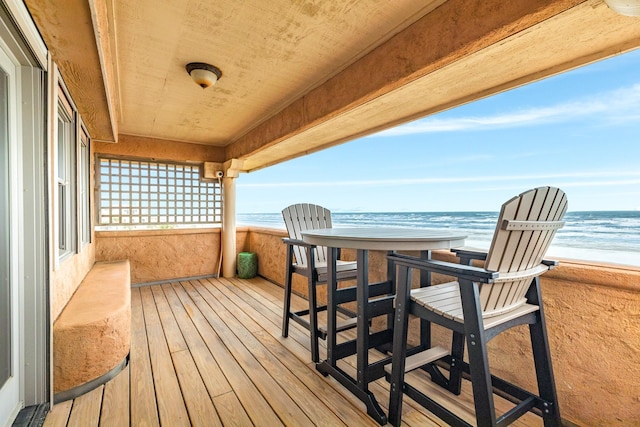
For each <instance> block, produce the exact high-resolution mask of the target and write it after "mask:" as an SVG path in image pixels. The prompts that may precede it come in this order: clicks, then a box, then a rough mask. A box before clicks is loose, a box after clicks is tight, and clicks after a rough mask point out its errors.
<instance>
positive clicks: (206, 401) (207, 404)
mask: <svg viewBox="0 0 640 427" xmlns="http://www.w3.org/2000/svg"><path fill="white" fill-rule="evenodd" d="M171 358H172V359H173V364H174V366H175V369H176V373H177V374H178V380H179V381H180V387H181V389H182V395H183V396H184V401H185V403H186V405H187V411H188V412H189V419H190V420H191V425H192V426H202V427H206V426H212V427H218V426H219V427H222V422H221V421H220V417H218V413H217V412H216V410H215V408H214V407H213V401H212V400H211V398H210V397H209V394H208V393H207V388H206V387H205V385H204V382H203V381H202V378H201V377H200V373H199V372H198V369H197V368H196V364H195V362H194V361H193V358H192V357H191V354H190V353H189V352H188V351H187V350H184V351H177V352H175V353H172V354H171Z"/></svg>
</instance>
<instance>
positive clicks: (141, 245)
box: [96, 228, 248, 284]
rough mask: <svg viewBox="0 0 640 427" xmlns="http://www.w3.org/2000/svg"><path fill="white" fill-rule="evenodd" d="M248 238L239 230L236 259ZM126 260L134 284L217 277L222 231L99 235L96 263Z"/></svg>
mask: <svg viewBox="0 0 640 427" xmlns="http://www.w3.org/2000/svg"><path fill="white" fill-rule="evenodd" d="M247 234H248V229H247V228H238V230H237V233H236V236H237V246H236V255H235V257H236V259H237V253H239V252H242V251H244V250H245V246H246V245H245V241H246V240H247ZM123 259H128V260H129V262H130V263H131V283H132V284H139V283H150V282H160V281H168V280H172V279H180V278H188V277H200V276H214V275H217V274H218V265H219V262H220V228H201V229H184V230H180V229H177V230H176V229H174V230H145V231H99V232H96V261H118V260H123Z"/></svg>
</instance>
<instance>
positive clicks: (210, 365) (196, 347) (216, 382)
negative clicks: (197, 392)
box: [162, 284, 232, 398]
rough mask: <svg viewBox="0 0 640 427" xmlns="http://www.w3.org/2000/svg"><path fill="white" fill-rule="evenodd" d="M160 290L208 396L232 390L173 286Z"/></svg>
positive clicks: (164, 286) (166, 286)
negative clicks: (165, 298)
mask: <svg viewBox="0 0 640 427" xmlns="http://www.w3.org/2000/svg"><path fill="white" fill-rule="evenodd" d="M177 286H179V285H177ZM162 290H163V291H164V293H165V296H166V297H167V300H168V302H169V306H170V307H171V311H172V312H173V315H174V316H175V318H176V321H177V322H178V326H179V327H180V330H181V331H182V334H183V336H184V338H185V341H186V342H187V347H188V348H189V351H190V352H191V355H192V356H193V360H194V362H195V364H196V367H197V369H198V372H199V373H200V376H201V377H202V380H203V381H204V385H205V386H206V388H207V391H208V392H209V396H211V397H212V398H213V397H216V396H219V395H221V394H226V393H229V392H230V391H232V388H231V385H230V384H229V381H227V378H226V377H225V376H224V373H223V372H222V369H221V368H220V365H218V362H216V359H215V358H214V357H213V355H212V354H211V352H210V351H209V348H208V347H207V344H206V343H205V342H204V340H203V338H202V336H201V335H200V333H199V332H198V330H197V328H196V326H195V325H194V324H193V322H192V321H191V318H190V317H189V314H188V313H187V312H186V311H185V309H184V307H183V306H182V303H181V302H180V300H179V299H178V296H177V295H176V292H175V291H174V290H173V287H172V286H171V285H170V284H167V285H163V286H162Z"/></svg>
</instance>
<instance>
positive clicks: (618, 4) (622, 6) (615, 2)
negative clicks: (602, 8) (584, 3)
mask: <svg viewBox="0 0 640 427" xmlns="http://www.w3.org/2000/svg"><path fill="white" fill-rule="evenodd" d="M604 1H605V3H606V4H607V6H609V8H610V9H611V10H613V11H614V12H616V13H619V14H620V15H624V16H640V0H604Z"/></svg>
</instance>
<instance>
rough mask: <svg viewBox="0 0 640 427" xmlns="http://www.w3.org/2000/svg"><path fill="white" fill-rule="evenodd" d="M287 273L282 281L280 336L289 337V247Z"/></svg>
mask: <svg viewBox="0 0 640 427" xmlns="http://www.w3.org/2000/svg"><path fill="white" fill-rule="evenodd" d="M287 252H288V253H287V271H286V273H285V274H286V277H285V279H284V307H283V310H282V336H283V337H284V338H286V337H288V336H289V318H290V317H291V286H292V283H291V282H292V281H293V271H291V257H292V253H291V246H290V245H289V247H288V249H287Z"/></svg>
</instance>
